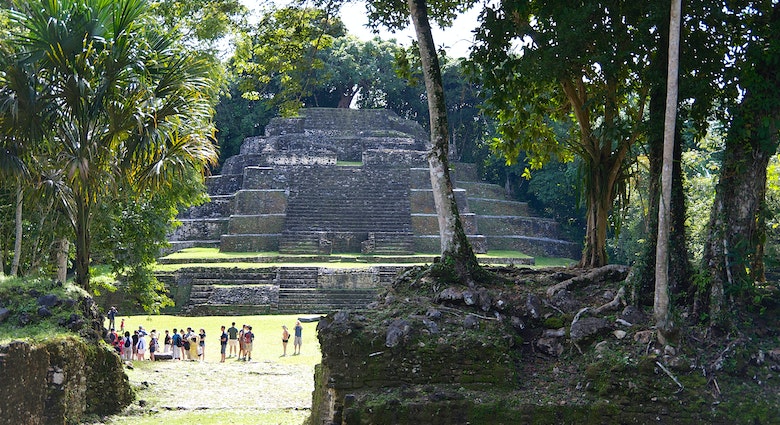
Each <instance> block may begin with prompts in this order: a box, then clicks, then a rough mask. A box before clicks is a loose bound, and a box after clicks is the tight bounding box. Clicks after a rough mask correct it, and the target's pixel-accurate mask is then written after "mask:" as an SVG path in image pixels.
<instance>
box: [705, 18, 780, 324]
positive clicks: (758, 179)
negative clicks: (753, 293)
mask: <svg viewBox="0 0 780 425" xmlns="http://www.w3.org/2000/svg"><path fill="white" fill-rule="evenodd" d="M767 13H768V14H770V13H771V15H769V16H770V18H769V19H768V21H767V22H768V27H767V28H768V30H767V33H766V34H769V35H768V36H767V37H766V38H765V40H764V41H763V43H762V42H756V44H755V45H751V46H750V47H749V48H751V47H752V48H755V49H757V50H758V49H760V51H757V52H753V53H754V54H753V55H752V56H749V57H752V58H754V60H755V63H754V64H753V68H752V69H750V70H748V71H746V72H747V73H748V76H747V77H746V78H744V80H745V85H746V90H745V92H746V93H745V96H744V97H743V100H742V103H741V104H740V105H739V106H738V107H737V110H736V111H735V113H734V119H733V120H732V123H731V127H729V132H728V135H727V137H726V149H725V152H724V158H723V164H722V165H721V173H720V179H719V181H718V185H717V187H716V189H715V201H714V203H713V206H712V211H711V215H710V222H709V230H708V232H709V233H708V236H707V241H706V243H705V247H704V256H703V260H702V261H703V269H704V270H707V271H708V272H709V276H708V277H709V280H708V285H709V288H704V293H703V294H699V295H701V298H702V299H701V301H702V303H700V304H699V303H697V306H696V307H697V313H704V312H705V310H708V312H709V316H710V321H711V323H712V324H714V325H718V324H721V323H723V322H724V321H725V320H726V319H727V318H726V315H725V313H726V312H727V310H728V309H727V308H726V306H733V305H734V304H735V303H734V302H728V303H727V302H726V301H727V300H726V298H727V296H728V298H729V301H731V300H734V301H739V299H740V298H742V297H745V296H746V295H749V291H750V290H751V289H752V288H753V287H754V284H755V282H757V281H762V280H764V279H765V277H764V276H763V270H764V268H763V243H764V242H763V240H764V236H765V229H764V228H763V223H764V219H763V218H762V214H763V213H764V203H765V195H766V176H767V169H766V168H767V165H768V163H769V159H770V158H771V156H772V155H774V154H775V153H776V152H777V148H778V143H779V142H780V140H779V138H780V136H779V133H780V72H778V69H777V65H776V64H777V61H778V59H780V58H778V52H780V3H778V4H775V5H774V6H773V9H772V11H767ZM707 297H708V298H707ZM707 302H708V303H709V305H707Z"/></svg>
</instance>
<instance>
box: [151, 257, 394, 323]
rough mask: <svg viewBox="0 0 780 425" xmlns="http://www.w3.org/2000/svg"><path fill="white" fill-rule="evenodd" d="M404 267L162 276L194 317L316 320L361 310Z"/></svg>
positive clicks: (199, 270) (203, 270) (191, 271)
mask: <svg viewBox="0 0 780 425" xmlns="http://www.w3.org/2000/svg"><path fill="white" fill-rule="evenodd" d="M401 269H403V267H402V266H374V267H370V268H367V269H361V270H336V269H323V268H318V267H307V266H300V267H266V268H263V267H258V268H250V269H242V268H229V269H228V268H207V267H192V268H183V269H180V270H179V271H177V272H174V273H159V274H158V275H157V278H158V279H159V280H160V281H161V282H163V283H165V285H166V287H168V288H169V290H170V291H171V295H172V297H173V298H174V300H175V301H176V304H177V305H178V306H183V308H182V309H181V312H182V313H184V314H190V315H255V314H303V313H306V314H316V313H323V314H325V313H329V312H332V311H336V310H360V309H363V308H365V307H366V306H367V305H368V303H370V302H372V301H374V300H375V297H376V294H377V292H378V291H379V290H380V289H381V288H383V287H384V286H386V285H388V284H390V283H391V282H392V280H393V279H394V277H395V276H396V275H397V273H398V271H399V270H401Z"/></svg>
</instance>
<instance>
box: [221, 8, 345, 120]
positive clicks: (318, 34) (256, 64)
mask: <svg viewBox="0 0 780 425" xmlns="http://www.w3.org/2000/svg"><path fill="white" fill-rule="evenodd" d="M344 34H345V31H344V24H343V23H342V22H341V20H339V19H338V18H337V17H336V16H335V15H334V14H333V11H331V10H322V9H315V8H295V7H286V8H281V9H271V10H269V11H268V12H266V13H265V14H264V16H263V17H262V19H261V20H260V22H259V23H258V24H257V26H256V27H255V28H254V29H253V30H252V31H250V32H249V33H248V34H246V35H243V36H242V37H241V38H239V39H238V40H237V42H236V52H235V55H234V56H233V58H232V59H231V67H232V69H234V70H235V71H234V72H235V73H236V74H237V75H239V76H240V80H239V84H238V88H239V90H240V91H241V92H242V93H243V96H244V97H245V98H246V99H249V100H260V99H266V100H270V101H271V102H272V105H274V107H278V108H279V111H280V112H281V114H282V115H283V116H294V115H295V114H296V113H297V111H298V108H300V107H301V105H302V104H303V99H304V98H305V97H307V96H310V95H311V94H312V91H313V88H314V86H315V80H314V78H315V71H316V70H321V69H323V62H322V59H321V58H320V57H319V56H318V52H319V51H321V50H324V49H327V48H329V47H330V46H331V45H332V44H333V39H334V38H335V37H340V36H343V35H344Z"/></svg>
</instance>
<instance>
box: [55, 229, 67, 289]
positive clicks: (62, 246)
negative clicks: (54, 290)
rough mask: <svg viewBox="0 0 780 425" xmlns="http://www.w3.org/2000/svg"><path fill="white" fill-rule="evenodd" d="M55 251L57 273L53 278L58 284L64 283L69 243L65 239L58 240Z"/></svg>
mask: <svg viewBox="0 0 780 425" xmlns="http://www.w3.org/2000/svg"><path fill="white" fill-rule="evenodd" d="M55 250H56V252H55V257H56V259H57V269H56V270H57V271H56V274H55V276H54V278H55V279H56V280H57V281H58V282H62V283H64V282H65V281H66V280H67V278H68V253H69V252H70V242H69V241H68V240H67V239H66V238H62V239H60V240H59V241H58V242H57V243H56V244H55Z"/></svg>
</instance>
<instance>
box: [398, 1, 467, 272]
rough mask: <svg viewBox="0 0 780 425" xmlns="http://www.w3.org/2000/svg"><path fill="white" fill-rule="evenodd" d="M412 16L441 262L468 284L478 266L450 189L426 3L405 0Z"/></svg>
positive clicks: (439, 83)
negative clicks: (424, 100)
mask: <svg viewBox="0 0 780 425" xmlns="http://www.w3.org/2000/svg"><path fill="white" fill-rule="evenodd" d="M407 4H408V6H409V13H410V15H411V17H412V23H413V24H414V28H415V32H416V34H417V43H418V45H419V48H420V60H421V62H422V68H423V78H424V80H425V90H426V93H427V95H428V111H429V115H430V125H431V145H432V146H431V151H430V152H429V153H428V164H429V168H430V173H431V187H432V188H433V199H434V203H435V204H436V214H437V216H438V219H439V235H440V237H441V262H442V264H444V265H450V264H451V265H452V266H453V268H454V272H455V273H456V275H457V277H458V278H459V279H460V280H461V281H463V282H466V283H468V284H469V285H472V284H473V283H474V278H475V277H476V275H477V274H479V273H481V271H482V270H481V268H480V266H479V264H478V263H477V258H476V256H475V255H474V251H473V250H472V249H471V245H470V244H469V242H468V239H467V238H466V233H465V231H464V230H463V225H462V223H461V221H460V215H459V214H458V206H457V204H456V203H455V195H454V194H453V191H452V180H451V179H450V170H449V159H448V157H447V156H448V152H449V146H448V143H449V135H448V126H447V108H446V105H445V102H444V87H443V85H442V78H441V68H440V66H439V58H438V56H437V54H436V45H435V44H434V42H433V35H432V33H431V26H430V23H429V21H428V7H427V4H426V2H425V0H407Z"/></svg>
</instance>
